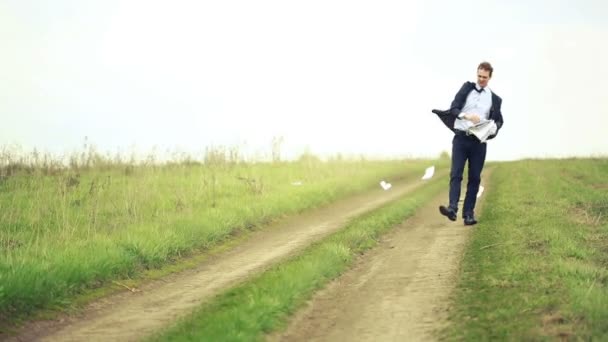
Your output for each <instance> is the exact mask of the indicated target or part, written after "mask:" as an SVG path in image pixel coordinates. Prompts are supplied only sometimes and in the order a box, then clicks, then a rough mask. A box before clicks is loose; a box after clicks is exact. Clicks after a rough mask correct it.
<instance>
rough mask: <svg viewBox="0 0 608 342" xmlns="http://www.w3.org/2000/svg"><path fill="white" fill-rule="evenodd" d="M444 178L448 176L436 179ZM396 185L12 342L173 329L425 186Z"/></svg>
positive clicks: (288, 222)
mask: <svg viewBox="0 0 608 342" xmlns="http://www.w3.org/2000/svg"><path fill="white" fill-rule="evenodd" d="M442 174H443V175H445V172H442V173H439V174H438V175H437V176H440V177H441V176H442ZM401 183H402V184H400V182H395V184H393V188H392V189H391V190H390V191H383V190H381V189H380V188H379V189H378V190H374V191H371V192H368V193H365V194H362V195H357V196H354V197H351V198H348V199H345V200H341V201H338V202H335V203H333V204H331V205H328V206H326V207H324V208H320V209H315V210H312V211H310V212H308V213H305V214H302V215H297V216H294V217H290V218H287V219H285V220H283V221H281V222H277V223H275V224H273V225H271V226H270V227H268V228H267V229H264V230H260V231H256V232H254V233H253V234H252V236H251V237H250V238H248V239H247V240H246V241H245V242H243V243H242V244H240V245H238V246H236V247H234V248H233V249H231V250H229V251H226V252H224V253H220V254H218V255H216V256H214V257H212V258H210V260H207V261H206V262H204V263H202V264H201V265H200V266H198V267H197V268H195V269H192V270H188V271H185V272H181V273H179V274H175V275H171V276H168V277H166V278H164V279H161V280H158V281H153V282H150V283H148V284H145V285H143V286H141V287H140V288H139V290H140V291H139V292H135V293H132V292H123V293H120V294H116V295H112V296H109V297H107V298H104V299H102V300H99V301H97V302H95V303H92V304H91V305H89V306H88V307H87V308H86V309H85V310H83V312H81V313H80V314H78V315H77V316H74V315H73V316H65V317H62V318H60V319H57V320H54V321H39V322H31V323H29V324H27V325H26V326H25V327H24V329H22V332H21V333H20V334H19V335H17V336H14V337H13V338H11V339H10V340H11V341H23V340H27V341H31V340H38V341H109V340H111V341H134V340H139V339H141V338H143V337H146V336H149V335H151V334H152V333H154V332H156V331H158V330H160V329H162V328H164V327H166V326H168V325H170V324H171V323H172V322H173V321H174V320H176V319H177V318H179V317H182V316H184V315H186V314H188V313H190V312H191V311H192V310H194V309H196V308H197V307H198V306H200V305H201V304H202V303H203V302H205V301H206V300H208V299H210V298H211V297H213V296H214V295H216V294H218V293H219V292H220V291H222V290H224V289H226V288H229V287H231V286H233V285H236V284H237V283H239V282H242V281H244V280H246V279H247V278H248V277H250V276H253V275H255V274H257V273H259V272H261V271H263V270H265V269H267V268H268V267H270V266H271V265H273V264H276V263H277V262H279V261H280V260H282V259H284V258H286V257H288V256H290V255H292V254H294V253H295V252H297V251H299V250H302V249H303V248H305V247H307V246H308V245H310V244H311V243H312V242H314V241H317V240H319V239H321V238H323V237H325V236H327V235H329V234H331V233H333V232H335V231H337V230H339V229H340V228H341V227H343V226H344V224H345V223H346V222H347V221H348V220H349V219H351V218H353V217H355V216H357V215H360V214H362V213H364V212H367V211H370V210H373V209H375V208H377V207H379V206H381V205H383V204H386V203H388V202H390V201H393V200H396V199H397V198H399V197H403V196H405V195H407V194H408V193H410V192H412V191H413V190H415V189H417V188H419V187H421V186H423V185H424V184H426V183H425V182H424V181H421V180H413V181H410V183H409V184H406V183H405V182H404V181H403V182H401Z"/></svg>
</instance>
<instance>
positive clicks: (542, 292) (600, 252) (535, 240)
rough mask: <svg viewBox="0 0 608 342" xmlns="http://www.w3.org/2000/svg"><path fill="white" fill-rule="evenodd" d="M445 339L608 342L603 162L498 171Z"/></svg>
mask: <svg viewBox="0 0 608 342" xmlns="http://www.w3.org/2000/svg"><path fill="white" fill-rule="evenodd" d="M491 184H492V185H491V188H490V189H489V191H488V197H487V198H486V202H485V206H484V212H483V217H482V220H481V221H480V224H479V225H478V226H476V228H475V230H474V233H473V235H472V240H471V241H470V245H469V246H468V249H467V252H466V254H465V257H464V260H463V266H462V273H461V278H460V285H459V287H458V290H457V291H456V295H455V298H454V303H455V304H454V308H453V310H452V311H451V317H450V319H451V323H452V324H451V326H450V327H449V328H448V329H447V330H446V331H444V332H443V335H442V337H443V338H446V339H450V340H463V341H496V340H512V341H538V340H557V339H562V340H583V341H591V340H593V341H606V340H608V269H607V268H608V160H607V159H587V160H577V159H574V160H553V161H535V160H529V161H519V162H512V163H503V164H500V165H498V166H497V167H496V169H495V171H494V172H493V175H492V182H491Z"/></svg>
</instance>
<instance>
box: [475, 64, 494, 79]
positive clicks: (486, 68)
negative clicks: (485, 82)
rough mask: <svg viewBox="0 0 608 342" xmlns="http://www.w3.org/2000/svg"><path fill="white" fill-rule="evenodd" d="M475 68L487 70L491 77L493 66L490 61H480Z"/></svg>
mask: <svg viewBox="0 0 608 342" xmlns="http://www.w3.org/2000/svg"><path fill="white" fill-rule="evenodd" d="M477 70H485V71H489V72H490V77H492V72H493V71H494V68H492V64H490V62H481V63H479V66H478V67H477Z"/></svg>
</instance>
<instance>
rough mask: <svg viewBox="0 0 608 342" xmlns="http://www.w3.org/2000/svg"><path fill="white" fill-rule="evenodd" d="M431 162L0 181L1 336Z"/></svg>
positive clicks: (148, 170) (177, 168)
mask: <svg viewBox="0 0 608 342" xmlns="http://www.w3.org/2000/svg"><path fill="white" fill-rule="evenodd" d="M430 163H434V164H435V165H438V166H440V165H444V164H445V162H443V163H441V162H439V163H438V162H437V161H429V160H415V161H382V162H380V161H379V162H372V161H363V160H362V161H333V162H325V163H323V162H319V161H315V160H303V161H300V162H290V163H287V162H285V163H272V164H263V163H262V164H259V163H258V164H218V165H197V164H183V165H182V164H176V165H167V166H162V167H161V166H147V167H143V166H138V167H134V166H126V168H120V167H115V168H100V169H94V168H93V169H82V170H64V171H61V172H59V171H57V172H55V173H50V174H49V173H46V172H43V171H44V170H36V169H28V170H27V172H25V171H24V172H22V173H17V174H13V175H11V176H10V177H0V332H1V330H2V325H8V324H6V323H7V322H14V321H15V320H17V319H19V318H23V317H28V316H29V315H31V314H32V313H33V312H40V310H41V309H47V308H59V309H61V308H66V307H69V306H70V305H72V304H73V298H74V296H75V295H76V294H81V293H86V292H87V291H90V289H95V288H100V287H103V286H108V284H110V285H111V284H112V283H111V281H112V280H116V279H125V278H131V277H137V276H139V275H141V274H142V272H145V271H147V270H151V269H158V268H161V267H163V266H165V265H167V264H171V263H174V262H175V261H176V260H180V259H182V258H183V257H184V256H189V255H193V254H196V253H202V252H205V251H207V250H208V249H209V248H211V247H213V246H217V245H218V244H222V243H225V241H226V240H228V239H231V238H232V237H234V236H235V235H239V234H242V233H243V232H247V231H249V230H251V229H255V228H256V227H259V226H261V225H264V224H267V223H268V222H270V221H272V220H275V219H277V218H280V217H283V216H285V215H291V214H295V213H298V212H301V211H304V210H307V209H310V208H314V207H318V206H321V205H324V204H327V203H330V202H332V201H335V200H336V199H339V198H342V197H345V196H348V195H350V194H353V193H357V192H361V191H364V190H366V189H369V188H371V187H376V186H378V181H379V179H382V178H386V179H387V180H389V181H390V180H396V179H397V177H401V178H403V180H404V181H406V180H407V179H414V178H418V177H420V175H421V174H422V172H423V171H424V168H425V167H427V166H428V165H429V164H430ZM294 182H301V185H293V183H294ZM298 184H300V183H298Z"/></svg>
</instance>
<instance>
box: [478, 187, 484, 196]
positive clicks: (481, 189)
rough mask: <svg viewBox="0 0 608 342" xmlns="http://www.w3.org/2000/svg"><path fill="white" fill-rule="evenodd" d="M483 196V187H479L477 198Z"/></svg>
mask: <svg viewBox="0 0 608 342" xmlns="http://www.w3.org/2000/svg"><path fill="white" fill-rule="evenodd" d="M481 194H483V185H480V186H479V191H477V198H479V196H481Z"/></svg>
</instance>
